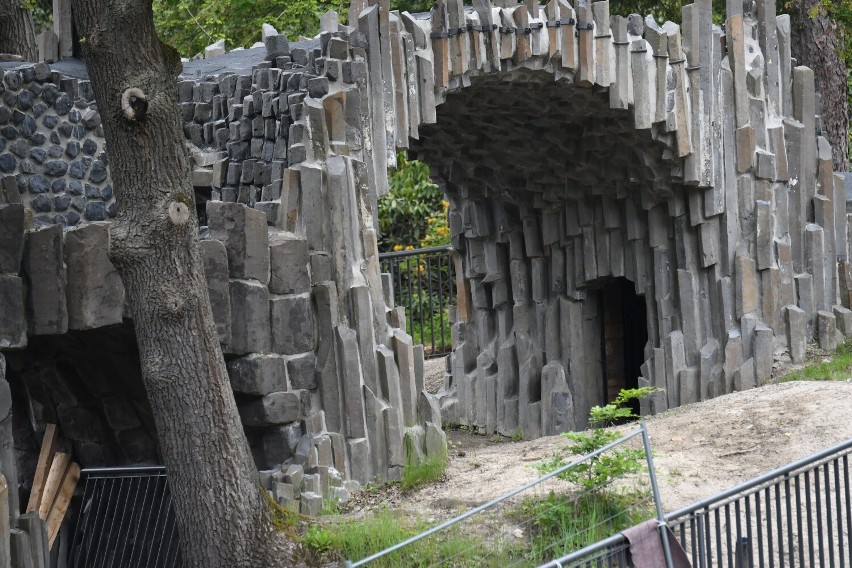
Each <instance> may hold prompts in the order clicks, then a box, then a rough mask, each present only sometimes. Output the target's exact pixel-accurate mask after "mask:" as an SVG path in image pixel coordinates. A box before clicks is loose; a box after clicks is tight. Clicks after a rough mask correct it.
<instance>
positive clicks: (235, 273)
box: [207, 201, 269, 285]
mask: <svg viewBox="0 0 852 568" xmlns="http://www.w3.org/2000/svg"><path fill="white" fill-rule="evenodd" d="M207 223H208V227H207V228H208V231H209V234H210V238H211V239H215V240H218V241H222V243H223V244H224V245H225V249H226V250H227V251H228V271H229V275H230V276H231V278H242V279H254V280H257V281H259V282H261V283H262V284H264V285H266V284H267V283H268V282H269V235H268V231H267V228H266V215H264V214H263V213H262V212H260V211H256V210H254V209H251V208H249V207H246V206H245V205H242V204H239V203H222V202H217V201H208V202H207Z"/></svg>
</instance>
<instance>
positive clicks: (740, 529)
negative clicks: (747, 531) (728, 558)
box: [734, 499, 745, 568]
mask: <svg viewBox="0 0 852 568" xmlns="http://www.w3.org/2000/svg"><path fill="white" fill-rule="evenodd" d="M734 515H735V517H736V521H737V540H736V546H737V548H736V550H735V552H736V557H737V568H741V566H742V564H740V558H741V551H740V545H741V543H742V540H743V538H745V537H743V527H742V521H741V517H740V500H739V499H737V500H736V501H734Z"/></svg>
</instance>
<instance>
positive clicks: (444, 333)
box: [379, 246, 456, 357]
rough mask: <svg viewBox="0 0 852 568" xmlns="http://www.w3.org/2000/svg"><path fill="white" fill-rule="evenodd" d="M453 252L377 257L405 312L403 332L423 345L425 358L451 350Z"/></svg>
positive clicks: (436, 250) (436, 249)
mask: <svg viewBox="0 0 852 568" xmlns="http://www.w3.org/2000/svg"><path fill="white" fill-rule="evenodd" d="M451 254H452V248H451V247H448V246H444V247H430V248H424V249H414V250H404V251H399V252H388V253H382V254H380V255H379V260H380V262H381V266H382V272H387V273H390V275H391V278H392V280H393V288H394V289H393V294H394V300H395V302H396V304H397V305H399V306H402V307H403V308H405V318H406V331H407V332H408V334H409V335H411V336H412V337H413V338H414V340H415V343H422V344H423V346H424V348H425V353H426V357H437V356H439V355H444V354H446V353H449V352H450V350H452V347H453V346H452V333H451V329H450V328H451V325H450V324H451V322H450V317H449V308H450V306H453V305H455V303H456V296H455V286H454V282H453V274H454V271H453V259H452V256H451Z"/></svg>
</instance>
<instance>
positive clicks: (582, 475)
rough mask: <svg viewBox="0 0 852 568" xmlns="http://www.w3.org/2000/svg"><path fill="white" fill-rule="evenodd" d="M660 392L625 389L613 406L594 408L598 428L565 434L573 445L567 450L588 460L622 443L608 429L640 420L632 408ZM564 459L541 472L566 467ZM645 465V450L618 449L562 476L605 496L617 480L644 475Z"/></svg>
mask: <svg viewBox="0 0 852 568" xmlns="http://www.w3.org/2000/svg"><path fill="white" fill-rule="evenodd" d="M656 390H657V389H654V388H651V387H643V388H639V389H622V390H621V391H620V392H619V393H618V396H617V397H616V398H615V400H614V401H613V402H611V403H610V404H607V405H606V406H593V407H592V409H591V410H590V411H589V424H590V425H592V426H594V428H593V429H592V430H591V431H589V432H565V433H564V434H562V435H563V436H564V437H566V438H568V439H569V440H571V441H572V442H573V444H570V445H569V446H567V447H566V448H565V449H566V450H567V452H568V454H569V455H571V456H584V455H587V454H590V453H592V452H594V451H596V450H599V449H600V448H603V447H604V446H606V445H608V444H611V443H613V442H615V441H616V440H618V439H619V438H620V437H621V435H620V434H619V433H618V432H616V431H614V430H606V429H605V427H606V426H608V425H611V424H613V423H615V422H620V421H623V420H626V419H633V418H638V416H636V414H635V413H634V412H633V410H632V409H631V408H630V406H629V405H630V404H631V402H632V401H634V400H639V399H641V398H644V397H646V396H648V395H649V394H651V393H653V392H655V391H656ZM566 463H568V462H566V461H565V457H564V456H556V457H554V458H553V459H551V460H548V461H546V462H544V463H542V464H539V465H538V466H537V468H538V469H539V470H540V471H542V472H545V473H546V472H550V471H553V470H555V469H558V468H560V467H562V466H564V465H566ZM644 465H645V452H644V451H643V449H642V448H628V447H616V448H613V449H612V450H610V451H608V452H604V453H603V454H599V455H597V456H595V457H593V458H590V459H588V460H586V461H584V462H582V463H581V464H579V465H577V466H576V467H572V468H571V469H568V470H566V471H564V472H562V473H560V474H559V475H558V477H559V478H560V479H566V480H568V481H570V482H572V483H576V484H577V485H580V486H581V487H582V488H583V489H584V490H586V491H587V492H601V491H603V490H605V489H606V488H607V487H608V485H609V483H610V482H611V481H613V480H615V479H619V478H622V477H624V476H626V475H628V474H631V473H635V472H637V471H640V470H641V469H642V468H643V467H644Z"/></svg>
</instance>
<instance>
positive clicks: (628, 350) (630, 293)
mask: <svg viewBox="0 0 852 568" xmlns="http://www.w3.org/2000/svg"><path fill="white" fill-rule="evenodd" d="M598 294H599V298H600V300H599V303H598V305H599V306H600V311H601V314H600V317H601V321H602V322H603V325H602V326H601V352H602V353H603V377H604V380H603V383H602V389H603V398H604V400H605V401H607V402H611V401H613V400H615V398H616V397H617V396H618V393H619V392H620V391H621V390H622V389H635V388H638V387H639V377H640V376H641V375H642V371H641V366H642V363H643V362H644V361H645V359H646V356H645V347H646V345H647V343H648V323H647V315H646V307H645V298H644V297H643V296H639V295H637V294H636V290H635V287H634V285H633V283H632V282H630V281H629V280H627V279H626V278H612V279H609V280H607V281H605V282H604V283H603V284H602V286H601V287H600V289H599V290H598ZM633 406H635V408H633V411H634V412H635V413H636V414H638V413H639V402H638V401H633Z"/></svg>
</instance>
